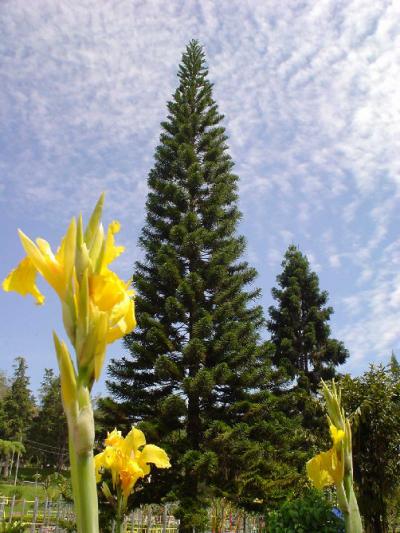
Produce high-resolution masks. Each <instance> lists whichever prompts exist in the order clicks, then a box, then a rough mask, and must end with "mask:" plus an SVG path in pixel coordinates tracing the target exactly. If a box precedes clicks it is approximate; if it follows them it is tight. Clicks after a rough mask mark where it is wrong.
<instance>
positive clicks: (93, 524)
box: [68, 387, 99, 533]
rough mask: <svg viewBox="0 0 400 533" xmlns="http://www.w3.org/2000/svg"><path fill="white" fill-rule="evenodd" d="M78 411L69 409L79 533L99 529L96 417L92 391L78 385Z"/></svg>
mask: <svg viewBox="0 0 400 533" xmlns="http://www.w3.org/2000/svg"><path fill="white" fill-rule="evenodd" d="M77 399H78V410H77V412H78V414H76V413H72V411H71V412H70V413H69V415H70V416H69V417H68V434H69V453H70V463H71V481H72V488H73V493H74V503H75V512H76V522H77V530H78V533H98V532H99V517H98V502H97V485H96V474H95V466H94V458H93V442H94V421H93V411H92V408H91V405H90V396H89V391H88V390H87V389H86V388H84V387H83V388H81V387H80V388H78V394H77Z"/></svg>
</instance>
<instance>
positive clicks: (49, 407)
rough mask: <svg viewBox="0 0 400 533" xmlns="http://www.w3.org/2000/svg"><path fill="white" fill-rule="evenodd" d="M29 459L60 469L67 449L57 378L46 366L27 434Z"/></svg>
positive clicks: (65, 427)
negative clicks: (36, 410) (35, 413)
mask: <svg viewBox="0 0 400 533" xmlns="http://www.w3.org/2000/svg"><path fill="white" fill-rule="evenodd" d="M27 449H28V453H29V455H30V457H31V460H33V461H34V460H36V461H39V462H40V463H41V464H42V465H52V466H55V467H56V468H57V469H59V470H60V469H62V467H63V465H64V462H65V460H66V456H67V453H68V433H67V421H66V417H65V414H64V410H63V407H62V400H61V386H60V378H59V377H58V376H55V375H54V371H53V370H51V369H49V368H46V369H45V371H44V377H43V381H42V384H41V387H40V390H39V406H38V412H37V415H36V417H35V418H34V419H33V421H32V425H31V428H30V431H29V434H28V443H27Z"/></svg>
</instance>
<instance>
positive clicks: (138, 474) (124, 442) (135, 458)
mask: <svg viewBox="0 0 400 533" xmlns="http://www.w3.org/2000/svg"><path fill="white" fill-rule="evenodd" d="M104 444H105V448H104V450H103V451H102V452H101V453H99V454H97V455H96V456H95V458H94V461H95V468H96V478H97V482H99V481H101V478H102V473H103V472H104V470H109V471H110V472H111V477H112V483H113V487H114V489H115V488H116V487H117V486H119V487H120V488H121V489H122V493H123V497H124V499H125V501H126V500H127V499H128V496H129V494H130V493H131V492H132V490H133V488H134V486H135V484H136V482H137V481H138V479H139V478H143V477H145V476H147V475H148V474H149V473H150V463H152V464H154V465H155V466H156V467H157V468H169V467H170V466H171V464H170V462H169V458H168V455H167V454H166V453H165V451H164V450H163V449H162V448H159V447H158V446H155V445H154V444H146V438H145V436H144V434H143V432H142V431H140V430H139V429H137V428H132V429H131V431H130V432H129V433H128V434H127V436H126V437H125V438H124V437H122V435H121V432H120V431H117V430H116V429H114V430H113V431H112V432H111V433H108V435H107V438H106V440H105V441H104Z"/></svg>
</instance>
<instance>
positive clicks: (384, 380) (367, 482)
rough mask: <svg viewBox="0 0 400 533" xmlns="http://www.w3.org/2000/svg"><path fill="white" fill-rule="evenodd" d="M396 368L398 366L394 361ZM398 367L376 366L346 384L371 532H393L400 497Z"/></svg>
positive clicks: (362, 501) (356, 464)
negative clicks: (390, 527)
mask: <svg viewBox="0 0 400 533" xmlns="http://www.w3.org/2000/svg"><path fill="white" fill-rule="evenodd" d="M395 362H396V363H397V361H395ZM396 368H397V366H396V365H393V360H392V364H391V366H389V367H388V368H385V367H383V366H382V365H378V366H374V365H371V367H370V369H369V370H368V371H367V372H365V373H364V374H363V375H362V376H361V377H358V378H351V377H350V376H346V377H345V378H344V379H343V380H342V383H341V386H342V396H343V405H344V407H345V409H346V410H347V411H348V412H349V413H355V415H354V419H353V424H352V431H353V457H354V479H355V481H356V484H357V489H358V490H357V495H358V504H359V507H360V512H361V514H362V516H363V518H364V522H365V528H366V532H367V533H372V532H373V533H381V532H386V531H388V529H387V527H388V514H389V511H390V506H391V504H392V503H394V504H395V505H398V499H396V498H394V495H395V494H396V492H397V493H398V491H399V488H400V484H399V476H398V474H399V470H400V455H399V450H400V381H399V376H398V374H397V373H396V372H394V373H393V371H392V369H394V370H396Z"/></svg>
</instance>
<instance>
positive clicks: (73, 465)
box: [68, 431, 82, 531]
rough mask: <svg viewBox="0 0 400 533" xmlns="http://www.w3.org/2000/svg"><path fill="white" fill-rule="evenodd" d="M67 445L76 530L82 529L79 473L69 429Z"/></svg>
mask: <svg viewBox="0 0 400 533" xmlns="http://www.w3.org/2000/svg"><path fill="white" fill-rule="evenodd" d="M68 433H69V436H68V447H69V463H70V472H71V485H72V495H73V497H74V509H75V515H76V527H77V530H78V531H81V530H82V527H81V521H80V517H81V513H80V511H79V504H80V498H79V482H78V480H79V475H78V470H77V461H76V459H77V458H76V453H75V450H74V443H73V442H72V438H71V431H68Z"/></svg>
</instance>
